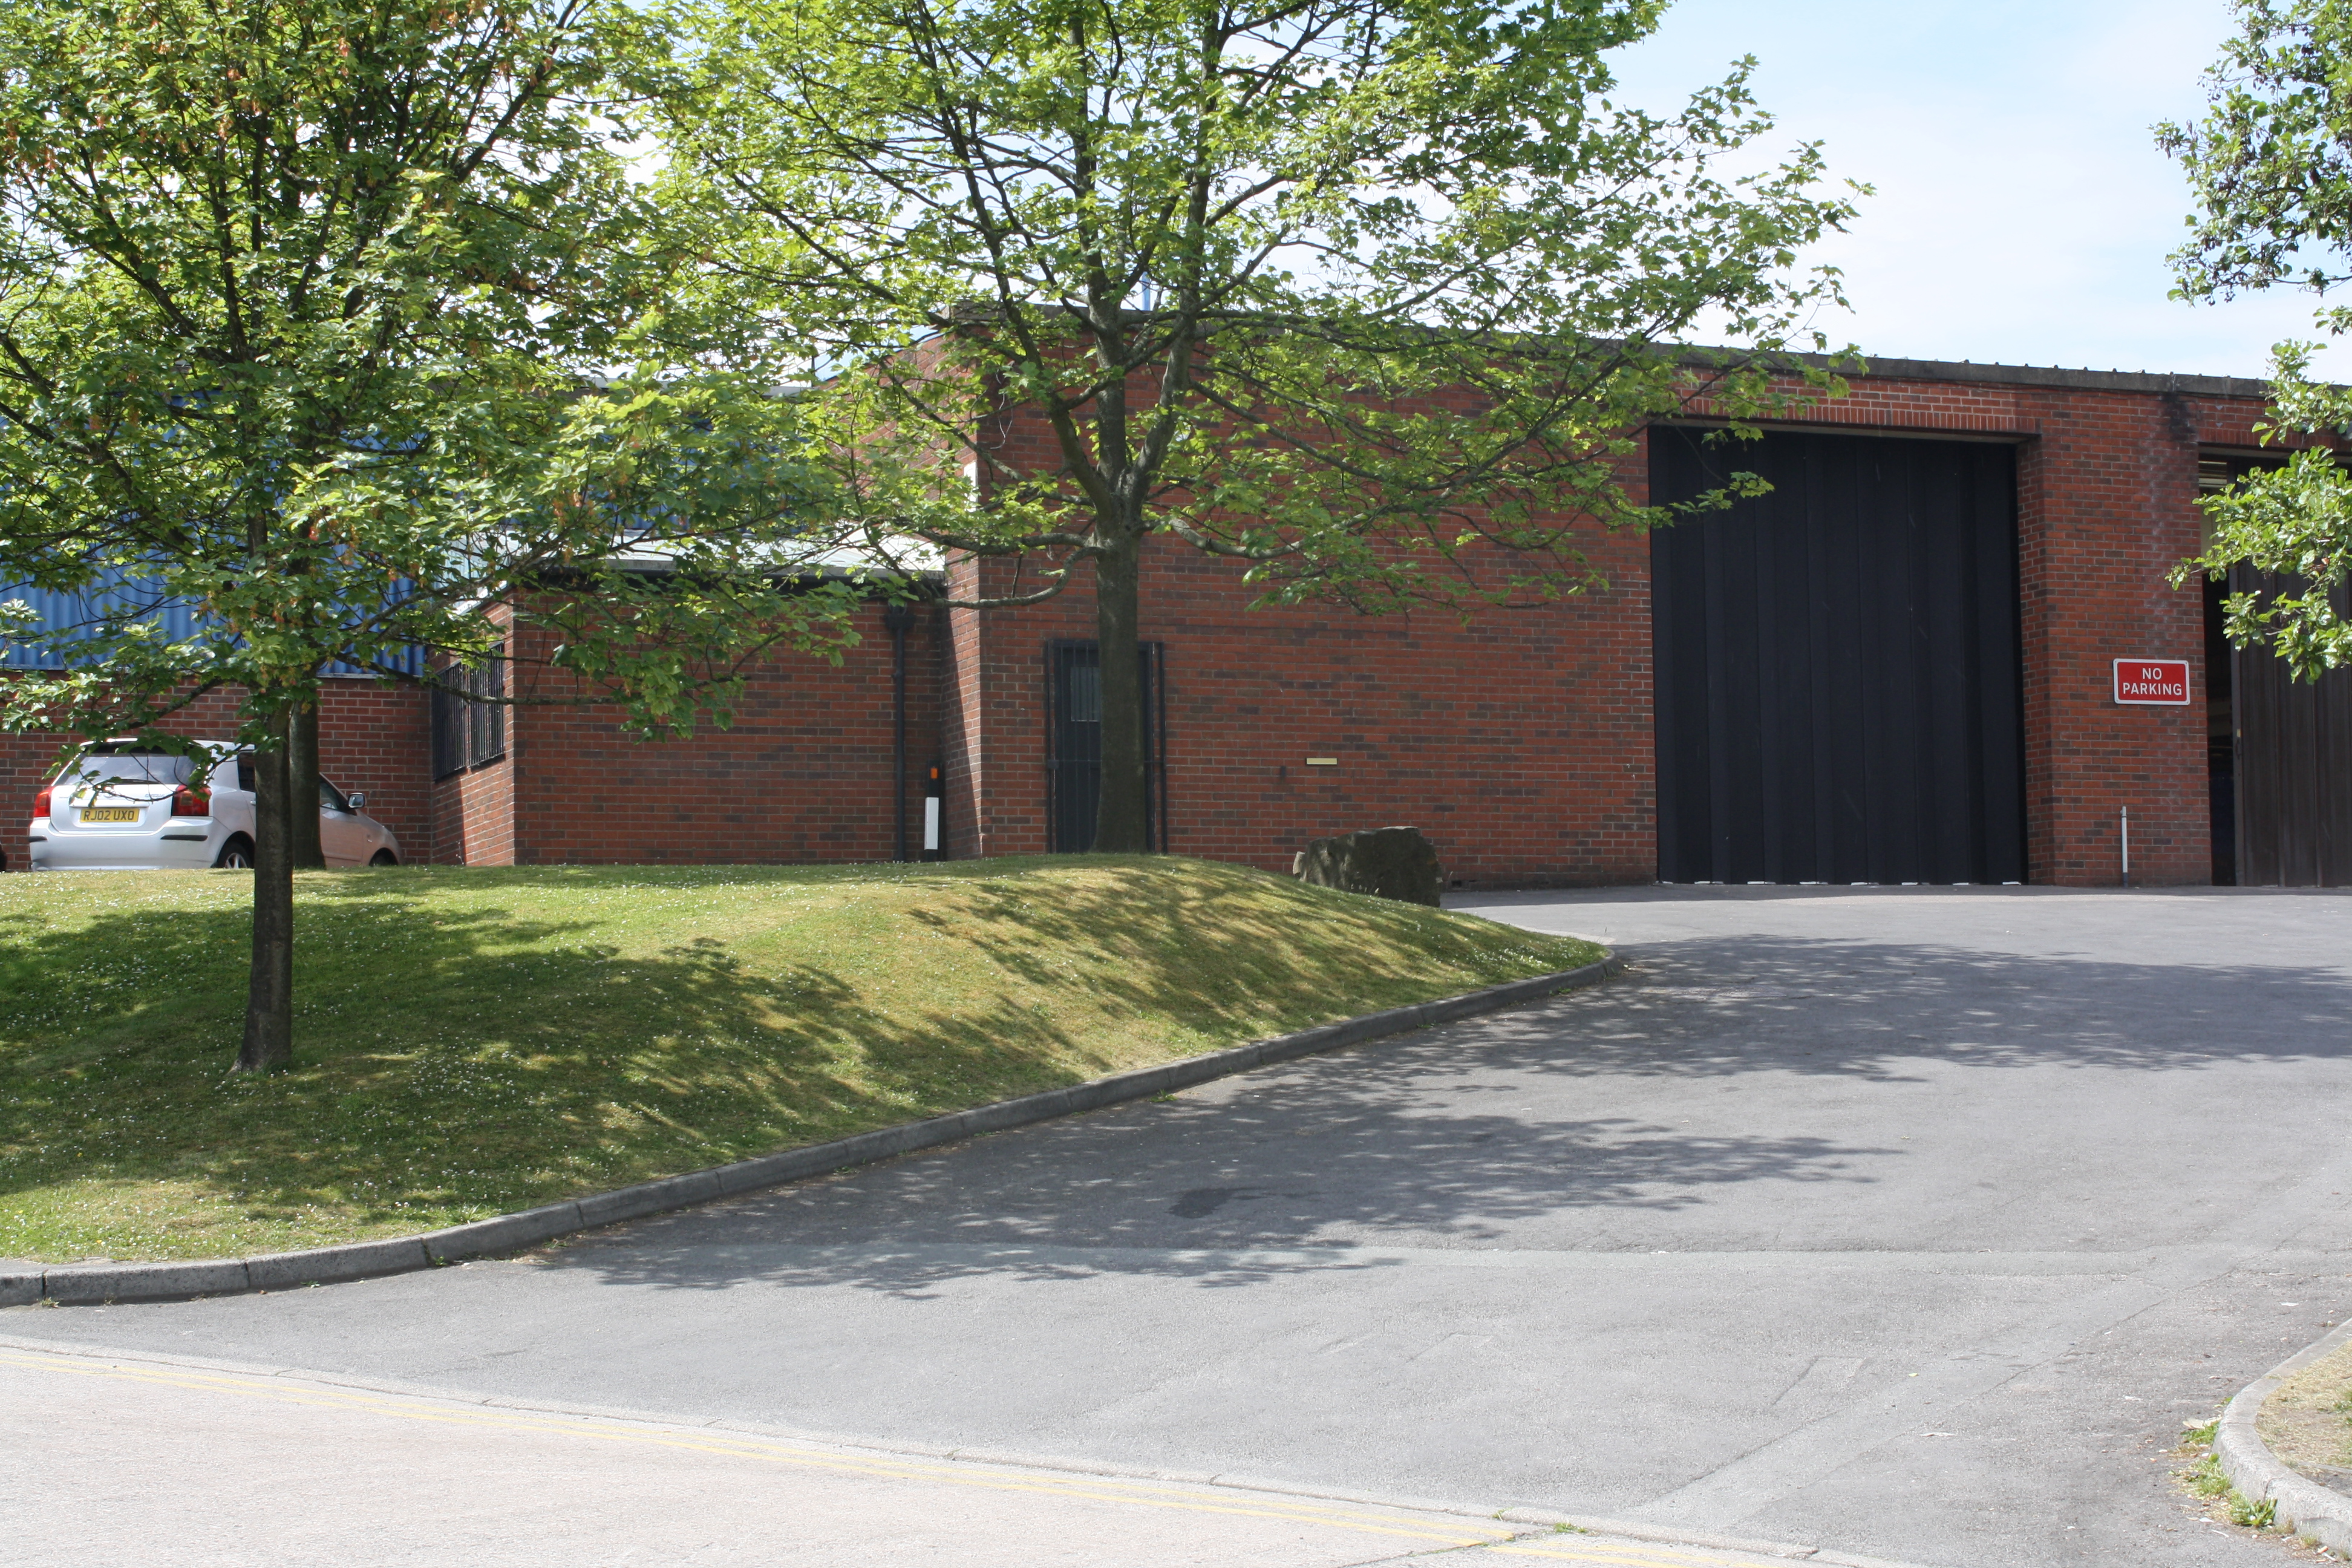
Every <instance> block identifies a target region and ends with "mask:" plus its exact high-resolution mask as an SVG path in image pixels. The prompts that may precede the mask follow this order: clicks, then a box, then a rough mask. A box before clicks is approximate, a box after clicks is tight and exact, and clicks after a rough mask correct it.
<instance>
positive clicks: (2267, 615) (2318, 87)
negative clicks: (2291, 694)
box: [2157, 0, 2352, 680]
mask: <svg viewBox="0 0 2352 1568" xmlns="http://www.w3.org/2000/svg"><path fill="white" fill-rule="evenodd" d="M2234 8H2235V10H2236V12H2237V15H2238V23H2239V31H2238V35H2237V36H2236V37H2233V38H2231V40H2230V41H2229V42H2228V43H2227V44H2225V45H2224V46H2223V48H2222V53H2221V60H2220V61H2219V63H2217V64H2216V65H2215V66H2214V67H2213V68H2211V69H2210V70H2209V71H2208V72H2207V73H2206V84H2207V89H2208V99H2209V100H2210V109H2209V110H2208V112H2207V114H2206V116H2205V118H2204V119H2203V120H2202V121H2200V122H2199V123H2197V124H2196V125H2194V126H2183V125H2178V124H2172V123H2166V124H2163V125H2159V126H2158V127H2157V142H2158V145H2159V146H2160V147H2162V148H2163V149H2164V150H2165V151H2166V152H2168V153H2171V154H2172V155H2173V156H2175V157H2177V158H2179V160H2180V162H2181V163H2182V164H2183V166H2184V167H2185V168H2186V169H2187V171H2188V173H2189V180H2190V184H2191V186H2192V188H2193V190H2194V192H2195V195H2196V201H2197V207H2198V210H2197V212H2196V214H2195V215H2194V216H2191V217H2190V218H2189V240H2188V242H2187V243H2186V244H2184V245H2183V246H2182V247H2180V249H2179V251H2177V252H2175V253H2174V255H2173V258H2172V261H2173V265H2174V267H2175V268H2177V271H2178V279H2179V280H2178V286H2177V287H2176V288H2175V289H2174V297H2175V298H2177V299H2184V300H2216V299H2220V300H2227V299H2231V298H2234V297H2235V296H2236V295H2237V294H2238V293H2239V292H2240V291H2241V290H2260V289H2271V288H2277V287H2288V288H2299V289H2309V290H2310V291H2311V292H2312V293H2314V294H2316V295H2321V296H2325V295H2326V294H2327V293H2328V292H2329V291H2330V290H2331V289H2338V288H2340V287H2341V286H2342V285H2343V284H2345V283H2346V282H2347V281H2352V4H2346V3H2345V0H2237V3H2236V5H2235V7H2234ZM2317 321H2318V323H2319V325H2320V327H2321V328H2322V329H2323V330H2324V331H2326V333H2327V334H2328V335H2329V336H2331V337H2340V336H2342V335H2343V334H2344V332H2345V331H2346V330H2347V328H2352V308H2347V307H2345V306H2341V305H2336V306H2326V305H2323V306H2322V307H2321V308H2320V309H2319V310H2318V311H2317ZM2319 346H2320V345H2319V344H2318V343H2316V342H2284V343H2281V344H2279V345H2278V346H2277V347H2276V348H2274V349H2273V351H2272V369H2271V376H2272V380H2273V384H2274V390H2273V406H2272V410H2271V416H2270V418H2269V421H2268V422H2267V424H2266V425H2265V426H2263V435H2264V438H2265V440H2268V439H2271V438H2274V437H2279V436H2282V435H2284V434H2287V433H2291V432H2292V433H2301V434H2304V435H2333V436H2347V435H2352V391H2347V389H2346V388H2344V387H2340V386H2330V385H2326V384H2321V383H2317V382H2315V381H2313V380H2312V378H2311V374H2310V371H2311V356H2312V354H2313V353H2315V351H2316V350H2317V349H2318V347H2319ZM2203 504H2204V507H2205V510H2206V514H2207V517H2208V518H2209V520H2210V532H2209V535H2208V539H2207V543H2206V547H2205V549H2204V551H2203V552H2201V553H2200V554H2199V555H2197V556H2195V557H2193V558H2192V559H2190V560H2188V561H2185V562H2183V563H2181V564H2180V565H2179V568H2178V569H2177V570H2176V571H2175V572H2174V574H2173V582H2174V584H2175V585H2176V586H2177V585H2179V584H2181V583H2183V582H2186V581H2187V580H2188V579H2189V577H2191V576H2194V575H2196V574H2199V573H2209V574H2212V575H2213V576H2215V577H2217V578H2218V577H2221V576H2224V575H2226V574H2227V573H2228V572H2229V570H2230V568H2231V567H2232V566H2235V565H2240V564H2243V565H2249V566H2252V567H2254V568H2255V569H2257V570H2259V571H2262V572H2267V573H2275V574H2281V575H2282V576H2284V577H2286V578H2289V579H2292V580H2294V582H2293V584H2292V585H2290V586H2289V587H2288V588H2287V589H2286V591H2284V592H2283V593H2281V594H2278V595H2273V596H2270V597H2268V598H2264V597H2262V596H2259V595H2252V594H2233V595H2231V596H2230V598H2229V600H2228V616H2229V621H2228V627H2229V636H2230V640H2231V642H2232V643H2234V644H2235V645H2237V646H2238V647H2257V646H2267V647H2270V649H2271V650H2272V651H2273V653H2275V654H2276V655H2277V656H2278V657H2279V658H2281V659H2283V660H2284V661H2285V662H2286V664H2287V666H2288V667H2289V668H2291V669H2292V670H2293V671H2294V674H2295V676H2296V677H2297V678H2298V679H2305V680H2315V679H2318V678H2319V677H2320V676H2321V675H2322V674H2324V673H2326V671H2327V670H2330V669H2335V668H2340V667H2342V666H2343V665H2345V664H2347V663H2352V625H2347V622H2346V620H2345V618H2344V616H2343V615H2342V614H2341V613H2340V611H2339V610H2338V608H2337V605H2336V600H2337V599H2338V598H2340V597H2341V595H2340V592H2339V590H2340V589H2341V588H2342V586H2343V584H2344V581H2345V574H2346V570H2347V566H2352V479H2347V475H2346V474H2345V471H2344V469H2343V468H2342V466H2341V465H2340V464H2338V463H2337V462H2336V459H2335V458H2334V457H2333V455H2332V454H2330V453H2329V452H2327V451H2326V450H2322V449H2317V448H2312V447H2306V448H2305V449H2304V450H2302V451H2299V452H2297V453H2295V454H2294V456H2292V457H2291V458H2288V459H2287V461H2286V462H2285V464H2284V466H2283V467H2279V468H2268V469H2263V470H2258V471H2256V472H2254V473H2252V474H2249V475H2247V476H2246V477H2245V478H2243V479H2240V480H2239V481H2238V482H2237V483H2235V484H2233V485H2231V487H2230V488H2229V489H2226V490H2224V491H2222V492H2221V493H2220V494H2218V495H2214V496H2210V497H2208V498H2206V500H2205V501H2204V503H2203Z"/></svg>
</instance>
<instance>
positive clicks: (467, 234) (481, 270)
mask: <svg viewBox="0 0 2352 1568" xmlns="http://www.w3.org/2000/svg"><path fill="white" fill-rule="evenodd" d="M663 47H664V45H663V41H662V39H661V37H660V35H659V34H658V32H657V31H656V29H654V28H653V27H651V26H648V25H647V24H646V21H645V19H644V18H643V16H641V15H640V14H639V13H638V12H636V11H635V10H633V9H632V8H631V7H629V6H628V5H625V4H621V3H618V0H614V3H612V4H605V3H604V0H228V3H227V4H219V3H215V0H95V3H93V0H16V3H15V4H13V5H11V6H10V8H9V12H8V26H7V27H6V29H5V32H0V204H4V205H5V216H0V584H6V583H14V584H29V585H31V586H35V587H40V588H47V589H54V590H62V591H66V592H68V593H79V594H82V595H86V602H87V603H89V605H91V614H90V616H89V619H88V620H87V621H86V622H84V623H82V624H80V625H78V626H71V627H68V628H64V629H62V630H59V629H56V628H52V629H51V631H50V632H49V633H48V634H47V636H45V637H41V639H40V640H41V642H42V644H43V646H44V647H47V648H48V649H50V650H53V651H55V652H58V653H59V654H61V655H62V656H63V657H64V659H65V662H66V664H67V666H68V668H67V669H66V670H65V671H64V672H63V673H61V674H57V675H54V676H34V677H26V678H25V679H18V680H16V681H14V682H12V683H10V685H9V688H8V689H7V693H6V713H5V718H6V721H7V722H8V724H9V725H10V726H12V727H14V728H16V729H19V730H37V731H65V732H68V733H74V734H81V735H101V734H110V733H121V732H122V731H139V732H142V733H149V734H152V735H155V736H162V735H163V733H164V731H163V726H165V725H166V724H167V722H168V721H169V720H170V719H171V716H172V715H173V713H174V712H175V711H177V710H180V709H181V708H183V707H184V705H185V704H186V703H187V702H188V701H190V700H193V698H194V696H196V695H198V694H201V693H203V692H205V691H209V690H215V689H224V688H227V689H236V690H239V691H241V692H242V694H243V703H244V707H243V713H244V716H245V731H244V739H245V740H246V741H247V742H249V743H251V744H252V745H254V746H255V748H256V757H257V769H256V772H257V796H258V800H257V818H258V823H257V826H258V833H257V837H258V839H259V842H258V844H257V852H256V857H255V858H256V868H255V874H254V910H255V917H254V927H253V943H254V946H253V973H252V989H251V994H250V1001H249V1006H248V1011H247V1021H246V1033H245V1038H244V1042H243V1046H242V1048H241V1050H240V1052H239V1054H238V1057H237V1066H238V1067H239V1068H241V1069H257V1068H269V1067H272V1066H275V1065H277V1064H279V1063H282V1062H284V1061H285V1060H287V1059H288V1057H289V1052H290V1049H291V1016H292V1015H291V995H292V969H291V955H292V942H293V904H292V881H291V877H290V872H289V867H290V862H291V858H292V855H293V853H294V848H293V845H292V837H293V835H292V832H291V826H292V817H293V816H296V815H301V816H308V815H309V814H310V811H311V810H312V809H314V806H313V803H314V802H315V800H316V794H315V785H312V786H310V794H308V795H301V796H295V797H293V798H291V800H290V801H289V778H288V772H287V758H288V753H289V740H292V741H295V742H299V740H300V739H301V734H302V731H303V729H304V727H305V726H304V723H303V721H302V719H301V715H303V714H304V713H305V712H306V711H314V710H315V706H316V702H317V698H318V690H319V671H320V668H321V666H322V665H324V664H327V663H328V662H330V661H331V660H336V659H342V660H348V661H351V662H353V663H356V664H358V665H361V666H362V667H366V668H378V669H383V670H393V669H396V668H400V665H401V660H402V658H403V657H404V650H409V649H413V648H423V649H425V650H428V651H429V652H430V653H432V654H433V655H436V656H437V657H446V658H449V659H454V660H456V661H457V662H458V663H459V664H460V665H462V664H465V663H469V662H475V661H478V660H480V659H481V658H485V657H487V656H488V655H489V654H490V653H491V651H492V650H493V649H494V648H495V647H497V646H498V645H499V642H500V640H501V639H509V640H510V641H511V643H512V645H513V649H514V651H526V650H528V649H531V648H537V647H542V646H550V645H551V646H552V647H553V652H552V653H551V654H550V655H549V656H548V658H547V661H546V662H548V663H549V664H551V665H553V666H555V667H557V668H559V669H560V670H561V671H562V681H563V683H565V684H566V685H567V686H568V687H570V688H571V689H574V690H575V691H577V692H579V693H583V694H586V695H593V696H597V697H602V698H608V699H614V700H620V701H622V702H624V703H625V704H626V705H627V710H628V714H629V719H630V721H631V722H632V723H633V724H634V725H635V726H637V727H638V728H639V729H641V730H647V731H664V730H675V729H681V728H688V727H691V725H692V724H693V723H694V721H695V720H696V717H697V714H698V712H708V713H709V714H711V715H712V716H714V717H716V718H718V719H719V720H720V721H723V720H724V718H725V713H726V704H727V703H728V701H729V700H730V693H731V689H732V686H731V683H732V682H733V681H735V680H736V679H740V669H741V668H742V666H743V663H744V661H745V660H747V659H748V658H751V657H753V656H755V655H757V654H758V653H759V652H761V650H762V649H764V648H767V647H772V646H774V645H775V644H777V643H778V642H780V641H781V642H789V643H795V644H799V645H801V646H805V647H824V646H827V645H828V644H829V643H830V642H831V641H833V640H835V639H837V638H838V637H840V636H842V635H843V628H844V626H845V621H844V619H843V618H842V609H843V600H842V594H841V591H840V590H839V589H837V588H835V589H825V588H822V587H819V588H817V589H815V590H814V591H810V590H809V589H808V588H807V586H806V584H799V583H795V582H793V581H792V578H793V575H794V571H795V567H796V564H797V563H803V553H802V548H801V542H800V539H799V528H800V525H799V523H798V522H796V521H794V520H793V516H792V515H791V513H792V512H793V510H801V511H807V510H814V509H815V503H814V501H813V500H811V495H812V489H811V487H812V486H814V485H815V484H817V483H819V482H821V481H822V478H823V476H822V475H820V474H817V473H815V472H814V470H809V469H805V468H801V467H798V466H795V465H794V464H793V461H792V459H791V455H790V454H791V441H792V438H793V437H792V433H791V430H790V428H789V424H790V419H791V413H792V411H791V406H790V405H789V404H788V403H786V402H783V401H782V400H779V399H777V398H775V397H773V396H772V395H765V394H764V393H763V394H761V395H744V394H743V392H742V390H741V388H742V387H743V385H744V381H743V379H742V378H741V377H740V376H728V377H720V376H713V375H709V374H703V373H701V372H700V371H699V370H698V368H697V365H696V361H695V360H694V358H693V355H694V354H695V353H697V352H698V349H699V347H700V346H701V340H699V339H698V338H696V337H695V334H694V332H693V331H692V330H691V328H690V326H689V324H688V322H687V321H686V320H685V318H684V317H683V316H682V315H681V314H680V313H679V312H677V311H674V310H666V309H664V308H663V306H664V302H665V300H666V299H667V295H668V293H669V287H668V280H669V278H670V276H671V274H672V272H673V271H674V269H675V268H677V266H678V265H679V263H680V260H681V253H679V252H678V251H677V249H676V247H674V246H672V245H670V244H669V243H668V242H667V240H666V238H665V234H666V232H667V231H666V230H665V228H664V226H663V225H662V223H661V222H660V221H659V214H658V211H657V209H656V207H655V205H653V204H652V203H650V202H649V201H648V200H647V199H646V195H645V193H644V191H643V190H642V189H641V187H640V184H639V183H638V182H637V181H636V180H635V177H634V176H633V174H632V172H631V170H632V165H631V162H630V159H631V157H632V155H633V153H632V145H631V142H630V139H631V138H632V137H633V136H634V135H635V132H636V128H635V124H634V123H633V120H632V116H631V114H630V111H629V102H628V100H627V98H626V96H625V94H624V93H623V92H622V91H621V90H620V86H619V84H621V83H623V82H624V81H625V80H626V79H628V77H629V75H630V73H632V72H634V71H635V70H637V69H639V68H642V67H645V66H648V65H657V64H658V62H659V60H660V58H661V54H662V50H663ZM615 366H618V367H622V368H621V369H619V370H617V371H615V370H614V367H615ZM600 373H609V379H607V378H606V376H605V375H604V374H600ZM168 605H182V606H190V607H193V608H194V609H196V610H198V611H200V612H201V616H200V617H199V618H198V620H197V624H196V626H195V629H194V631H193V632H192V633H189V634H188V635H185V636H180V637H172V636H167V635H166V634H165V633H164V631H163V629H162V628H163V622H162V621H160V620H159V619H158V618H157V617H156V616H153V615H152V614H150V613H149V612H152V611H153V610H155V609H157V608H159V607H164V606H168ZM13 622H14V624H13V625H11V626H0V631H5V632H9V633H12V634H13V635H14V636H16V637H18V638H20V639H21V638H24V637H30V636H32V635H34V634H33V630H32V628H31V627H30V626H28V625H27V624H26V612H25V611H24V608H23V606H22V605H17V606H16V608H15V614H14V616H13ZM312 765H313V767H315V763H313V764H312Z"/></svg>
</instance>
